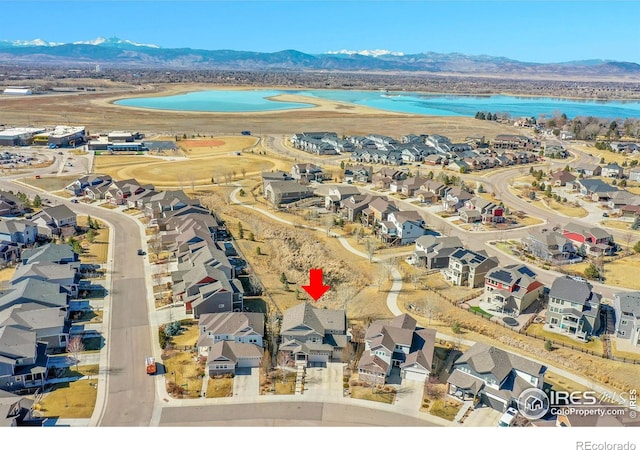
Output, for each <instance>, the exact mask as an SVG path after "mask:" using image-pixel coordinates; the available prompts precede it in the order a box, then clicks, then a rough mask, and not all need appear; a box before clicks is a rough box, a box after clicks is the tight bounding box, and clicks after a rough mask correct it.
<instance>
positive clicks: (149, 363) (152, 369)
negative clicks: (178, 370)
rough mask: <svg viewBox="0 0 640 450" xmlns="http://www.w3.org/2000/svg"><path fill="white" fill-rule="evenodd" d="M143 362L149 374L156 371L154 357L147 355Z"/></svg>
mask: <svg viewBox="0 0 640 450" xmlns="http://www.w3.org/2000/svg"><path fill="white" fill-rule="evenodd" d="M145 363H146V365H147V373H148V374H149V375H153V374H154V373H156V359H155V358H154V357H153V356H147V358H146V360H145Z"/></svg>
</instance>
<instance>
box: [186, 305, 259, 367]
mask: <svg viewBox="0 0 640 450" xmlns="http://www.w3.org/2000/svg"><path fill="white" fill-rule="evenodd" d="M198 327H199V329H200V337H199V338H198V343H197V346H198V350H199V354H200V355H202V356H206V357H207V366H208V367H209V375H210V376H214V375H221V374H226V373H231V374H235V372H236V369H238V368H251V367H259V366H260V362H261V361H262V355H263V349H262V345H263V343H262V339H263V336H264V314H261V313H244V312H228V313H213V314H202V315H201V316H200V319H199V321H198Z"/></svg>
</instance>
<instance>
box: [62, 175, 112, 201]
mask: <svg viewBox="0 0 640 450" xmlns="http://www.w3.org/2000/svg"><path fill="white" fill-rule="evenodd" d="M111 181H112V179H111V176H110V175H103V174H97V173H90V174H88V175H84V176H82V177H80V178H78V179H77V180H75V181H74V182H73V183H71V184H69V185H68V186H67V187H66V188H65V189H66V190H67V191H69V192H71V193H72V194H73V195H76V196H80V195H84V192H85V189H86V188H89V187H95V186H103V187H105V188H106V187H108V186H109V185H110V184H111Z"/></svg>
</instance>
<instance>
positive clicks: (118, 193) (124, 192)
mask: <svg viewBox="0 0 640 450" xmlns="http://www.w3.org/2000/svg"><path fill="white" fill-rule="evenodd" d="M153 190H154V187H153V185H152V184H144V185H142V184H140V183H138V182H137V181H136V180H135V179H134V178H130V179H128V180H122V181H113V182H112V183H111V184H110V185H109V187H108V188H107V191H106V192H105V194H104V198H105V200H106V201H107V202H109V203H111V204H112V205H124V204H126V203H127V201H128V199H129V198H130V197H132V196H140V195H141V194H142V193H143V192H145V191H153Z"/></svg>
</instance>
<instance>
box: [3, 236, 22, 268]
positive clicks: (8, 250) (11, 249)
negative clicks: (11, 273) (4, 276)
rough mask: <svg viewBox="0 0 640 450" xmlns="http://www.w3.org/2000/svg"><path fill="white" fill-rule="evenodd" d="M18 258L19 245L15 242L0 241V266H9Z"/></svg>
mask: <svg viewBox="0 0 640 450" xmlns="http://www.w3.org/2000/svg"><path fill="white" fill-rule="evenodd" d="M19 258H20V245H18V244H16V243H15V242H9V241H0V264H7V263H8V264H10V263H14V262H16V261H17V260H18V259H19Z"/></svg>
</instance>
